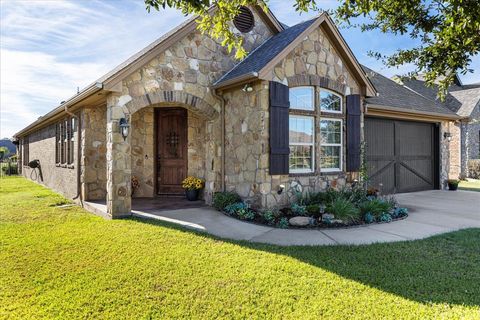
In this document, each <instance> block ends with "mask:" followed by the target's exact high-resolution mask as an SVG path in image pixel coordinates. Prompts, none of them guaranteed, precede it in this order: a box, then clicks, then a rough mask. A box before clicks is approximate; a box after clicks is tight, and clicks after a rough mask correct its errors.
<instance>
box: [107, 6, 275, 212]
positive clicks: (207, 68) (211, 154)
mask: <svg viewBox="0 0 480 320" xmlns="http://www.w3.org/2000/svg"><path fill="white" fill-rule="evenodd" d="M254 15H255V21H256V23H255V27H254V28H253V30H251V31H250V32H249V33H246V34H242V35H243V36H244V45H245V48H246V49H247V50H248V51H251V50H253V49H254V48H256V47H257V46H259V45H260V44H262V43H263V42H265V41H266V40H267V39H268V38H270V37H271V36H272V32H271V31H270V29H269V28H268V27H267V26H266V25H265V23H264V22H263V20H262V19H261V18H260V16H259V15H258V14H257V13H256V12H255V11H254ZM236 63H237V61H235V60H234V58H233V54H228V53H227V51H226V49H225V48H224V47H222V46H221V44H220V43H219V42H217V41H214V40H212V39H211V38H209V37H208V36H205V35H201V34H200V32H198V31H197V30H195V31H193V32H192V33H190V34H189V35H187V36H186V37H184V38H183V39H181V40H179V41H178V42H177V43H175V44H173V45H172V46H171V47H170V48H168V49H166V50H165V51H164V52H162V53H160V54H159V55H158V56H157V57H155V58H154V59H152V60H151V61H150V62H149V63H147V64H146V65H144V66H143V67H142V68H140V69H139V70H137V71H136V72H134V73H132V74H131V75H130V76H128V77H127V78H126V79H124V80H123V81H122V91H121V93H118V94H117V93H115V94H110V95H109V96H108V97H107V176H108V177H109V180H108V182H107V190H108V194H109V196H108V197H107V205H108V208H109V209H108V210H109V214H111V215H114V216H122V215H126V214H128V211H129V210H128V208H130V206H131V199H130V198H129V197H128V194H129V192H130V190H129V189H130V186H129V184H126V183H125V182H124V181H125V180H128V179H129V177H130V175H131V170H130V168H129V167H131V165H128V166H127V167H125V166H124V162H126V163H130V162H131V159H130V147H131V146H132V145H131V144H130V138H127V140H126V141H121V139H120V137H119V135H118V134H117V132H116V130H117V127H118V121H119V119H120V118H122V117H123V116H124V115H128V114H134V113H135V112H137V111H138V110H139V109H141V108H143V107H146V106H147V105H146V104H145V101H148V104H150V105H155V107H162V106H170V107H174V106H180V107H185V108H187V109H188V110H190V111H192V112H194V113H196V116H198V117H201V118H203V120H204V121H207V123H206V128H205V129H204V131H205V137H204V139H203V141H204V146H205V150H203V151H201V150H200V151H199V152H203V153H204V154H205V161H204V164H202V165H198V164H195V165H193V166H192V170H194V171H192V172H199V171H201V169H200V168H201V167H202V166H203V167H204V168H205V170H206V172H205V174H204V175H205V179H206V184H205V192H204V197H205V200H206V202H207V203H209V202H210V201H211V197H212V195H213V193H214V192H215V191H217V190H219V187H220V183H221V181H220V179H221V173H220V170H221V159H220V155H221V145H220V139H219V137H220V136H221V121H220V119H219V117H218V114H219V112H220V102H219V99H218V98H216V97H215V96H214V95H213V94H212V92H211V89H210V86H211V85H212V84H213V83H214V82H215V80H217V79H219V78H220V77H221V76H222V75H223V74H224V73H225V72H227V71H228V70H230V69H231V68H232V67H233V66H234V65H235V64H236ZM197 104H199V105H201V110H200V109H199V108H197ZM199 111H201V112H199ZM205 111H206V112H205ZM190 131H191V132H193V131H195V130H192V129H190ZM197 131H198V130H197ZM200 131H201V130H200ZM190 154H191V158H192V159H197V158H198V153H195V154H194V153H190ZM116 159H118V160H117V161H113V160H116ZM192 161H193V160H192Z"/></svg>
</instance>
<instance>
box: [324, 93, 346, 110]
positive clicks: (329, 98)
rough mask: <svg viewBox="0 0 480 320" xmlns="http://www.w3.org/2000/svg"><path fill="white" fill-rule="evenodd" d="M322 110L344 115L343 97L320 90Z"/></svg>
mask: <svg viewBox="0 0 480 320" xmlns="http://www.w3.org/2000/svg"><path fill="white" fill-rule="evenodd" d="M320 110H321V111H322V112H331V113H342V97H341V96H339V95H338V94H336V93H333V92H332V91H329V90H326V89H320Z"/></svg>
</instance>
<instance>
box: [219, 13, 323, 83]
mask: <svg viewBox="0 0 480 320" xmlns="http://www.w3.org/2000/svg"><path fill="white" fill-rule="evenodd" d="M316 19H317V18H315V19H311V20H308V21H304V22H301V23H299V24H297V25H294V26H292V27H289V28H287V29H285V30H283V31H282V32H280V33H277V34H276V35H274V36H273V37H271V38H270V39H268V40H267V41H265V43H264V44H262V45H261V46H259V47H257V48H256V49H255V50H253V51H252V52H251V53H250V54H249V55H248V56H247V57H246V58H245V59H244V60H243V61H241V62H240V63H239V64H237V65H236V66H235V67H233V69H232V70H230V71H229V72H227V73H226V74H225V75H224V76H223V77H221V78H220V79H218V80H217V82H216V83H215V85H219V84H221V83H223V82H226V81H228V80H232V79H235V78H237V77H240V76H243V75H246V74H249V73H253V72H258V71H260V70H261V69H262V68H263V67H264V66H265V65H267V63H268V62H270V61H271V60H272V59H273V58H275V57H276V56H277V55H278V54H279V53H280V52H282V50H283V49H285V48H286V47H287V46H288V45H289V44H290V43H291V42H292V41H293V40H295V39H296V38H297V37H298V36H299V35H300V34H301V33H302V32H303V31H305V30H306V29H307V28H308V27H309V26H310V25H311V24H312V23H313V22H314V21H315V20H316Z"/></svg>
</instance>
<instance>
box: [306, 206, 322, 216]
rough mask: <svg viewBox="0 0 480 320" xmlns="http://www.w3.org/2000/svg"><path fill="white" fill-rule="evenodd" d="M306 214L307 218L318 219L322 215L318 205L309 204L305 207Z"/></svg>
mask: <svg viewBox="0 0 480 320" xmlns="http://www.w3.org/2000/svg"><path fill="white" fill-rule="evenodd" d="M306 209H307V214H308V215H309V216H312V217H315V218H319V217H320V216H321V215H322V214H321V213H320V205H319V204H310V205H308V206H307V208H306Z"/></svg>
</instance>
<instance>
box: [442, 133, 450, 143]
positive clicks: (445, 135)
mask: <svg viewBox="0 0 480 320" xmlns="http://www.w3.org/2000/svg"><path fill="white" fill-rule="evenodd" d="M443 138H444V139H447V140H448V142H450V141H452V134H451V133H450V132H444V133H443Z"/></svg>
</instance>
